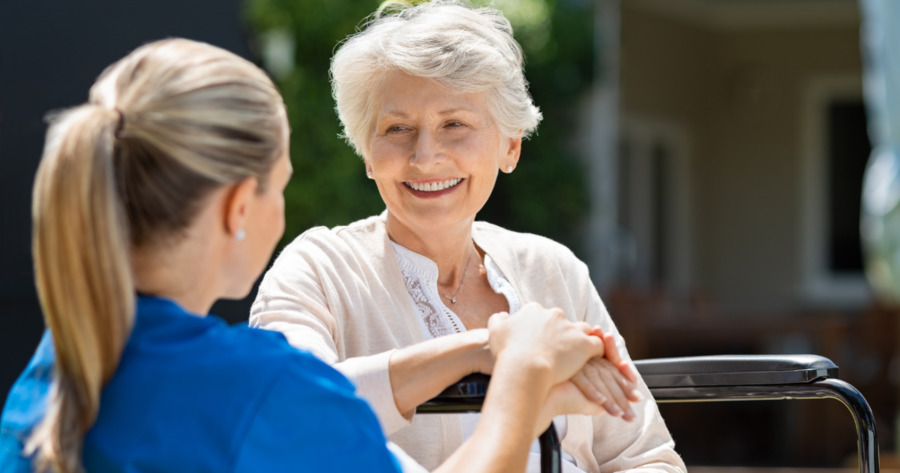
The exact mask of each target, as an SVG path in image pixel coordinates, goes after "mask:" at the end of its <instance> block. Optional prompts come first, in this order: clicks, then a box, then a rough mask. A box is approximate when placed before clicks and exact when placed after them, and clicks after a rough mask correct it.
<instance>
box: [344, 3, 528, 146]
mask: <svg viewBox="0 0 900 473" xmlns="http://www.w3.org/2000/svg"><path fill="white" fill-rule="evenodd" d="M523 62H524V61H523V55H522V49H521V47H520V46H519V44H518V43H517V42H516V40H515V39H514V38H513V30H512V26H511V25H510V23H509V21H508V20H507V19H506V18H505V17H504V16H503V14H502V13H501V12H499V11H498V10H496V9H493V8H475V7H473V6H472V5H470V4H468V3H466V2H465V1H464V0H433V1H430V2H425V3H421V4H419V5H415V6H411V5H409V4H407V3H404V2H386V3H385V4H383V5H382V7H381V8H380V9H379V10H378V11H377V12H376V13H375V14H373V15H372V17H371V18H370V19H369V21H368V23H367V24H366V26H365V29H363V30H362V31H361V32H359V33H357V34H355V35H352V36H351V37H350V38H348V39H347V40H346V41H345V42H344V43H343V44H341V45H340V47H339V48H338V50H337V52H336V53H335V55H334V57H333V59H332V63H331V80H332V91H333V94H334V98H335V101H336V104H337V111H338V116H339V118H340V119H341V122H342V123H343V126H344V135H345V137H346V138H347V140H348V141H349V142H350V143H351V144H352V145H353V146H354V147H355V148H356V150H357V152H358V153H360V154H365V152H366V151H367V150H366V147H367V140H368V137H369V135H370V134H371V130H372V127H373V125H374V120H375V114H376V112H377V107H378V106H379V103H378V102H379V97H378V94H377V93H373V91H378V90H379V85H380V83H381V81H382V80H383V78H384V76H385V74H386V73H387V72H389V71H400V72H403V73H406V74H409V75H412V76H417V77H424V78H429V79H433V80H435V81H436V82H438V83H440V84H442V85H445V86H446V87H447V88H448V89H449V90H451V91H454V92H461V93H480V92H484V93H486V94H487V99H488V106H489V107H490V109H491V112H492V114H493V118H494V120H495V121H496V122H497V124H498V126H499V127H500V130H501V131H502V132H503V133H504V134H505V135H507V136H510V137H513V136H517V135H519V134H522V135H524V136H528V135H529V134H530V133H531V132H532V131H534V129H535V128H536V127H537V125H538V123H539V122H540V120H541V114H540V111H539V110H538V108H537V107H535V105H534V104H533V102H532V100H531V96H530V95H529V93H528V84H527V81H526V80H525V76H524V72H523V69H522V67H523Z"/></svg>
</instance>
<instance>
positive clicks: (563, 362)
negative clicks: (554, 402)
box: [488, 303, 605, 386]
mask: <svg viewBox="0 0 900 473" xmlns="http://www.w3.org/2000/svg"><path fill="white" fill-rule="evenodd" d="M595 330H596V329H595V328H594V327H592V326H590V325H589V324H587V323H584V322H571V321H569V320H567V319H566V317H565V314H564V313H563V312H562V310H560V309H558V308H554V309H545V308H543V307H541V305H540V304H537V303H530V304H527V305H525V306H524V307H523V308H522V309H521V310H519V312H517V313H516V315H515V317H510V316H509V314H507V313H498V314H494V315H493V316H491V318H490V319H489V320H488V331H489V332H490V349H491V353H492V354H493V355H494V357H495V358H497V357H499V356H501V354H502V355H503V356H512V357H515V358H513V359H518V360H522V361H521V362H522V363H523V364H524V363H534V364H535V366H541V367H544V368H546V369H549V370H550V373H551V381H552V382H551V385H552V386H555V385H557V384H560V383H562V382H563V381H567V380H568V379H569V378H571V377H573V376H574V375H575V374H576V373H578V371H579V370H581V369H582V367H583V366H584V365H585V363H587V361H588V360H589V359H591V358H594V357H602V356H603V354H604V351H605V342H604V341H603V339H602V337H597V336H594V335H592V333H593V332H594V331H595Z"/></svg>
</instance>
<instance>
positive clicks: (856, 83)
mask: <svg viewBox="0 0 900 473" xmlns="http://www.w3.org/2000/svg"><path fill="white" fill-rule="evenodd" d="M802 120H803V127H804V144H803V148H804V161H803V169H802V176H801V179H802V181H801V186H800V188H801V189H802V192H803V196H802V197H803V198H802V200H801V202H802V203H801V205H802V208H801V210H800V215H801V224H802V231H801V232H800V234H801V238H802V240H801V242H800V248H801V249H802V251H801V256H802V258H803V261H802V267H803V269H804V274H803V293H804V294H803V296H804V297H805V299H806V300H808V301H809V302H811V303H813V304H816V305H825V306H851V307H852V306H860V305H864V304H866V303H867V302H868V301H869V299H870V295H869V294H870V291H869V289H868V284H867V282H866V280H865V276H864V274H863V259H862V247H861V243H860V236H859V217H860V198H861V195H862V179H863V173H864V171H865V166H866V162H867V161H868V157H869V153H870V145H869V139H868V134H867V129H866V113H865V106H864V103H863V98H862V82H861V80H860V78H859V77H828V78H819V79H817V80H814V81H812V82H811V83H810V85H809V87H808V89H807V91H806V98H805V103H804V108H803V113H802Z"/></svg>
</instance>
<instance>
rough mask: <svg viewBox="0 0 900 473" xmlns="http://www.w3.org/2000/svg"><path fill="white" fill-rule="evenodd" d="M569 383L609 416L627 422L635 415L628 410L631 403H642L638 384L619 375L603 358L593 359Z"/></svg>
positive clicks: (616, 369) (610, 363)
mask: <svg viewBox="0 0 900 473" xmlns="http://www.w3.org/2000/svg"><path fill="white" fill-rule="evenodd" d="M572 384H573V386H574V387H577V389H578V390H579V392H581V393H582V394H583V395H584V396H585V397H586V398H587V399H589V400H590V401H592V402H594V403H596V404H598V405H600V406H602V407H603V410H605V411H606V412H607V413H608V414H609V415H612V416H614V417H622V418H623V419H625V420H627V421H631V420H634V419H635V418H636V417H637V416H636V414H635V412H634V409H632V408H631V403H632V402H637V401H640V400H641V398H642V397H641V394H640V392H639V391H638V388H637V384H636V383H634V382H632V381H631V380H629V379H628V378H626V377H625V375H623V374H622V372H621V370H620V369H619V368H617V367H616V366H615V365H614V364H613V363H612V362H610V361H609V360H608V359H606V358H592V359H590V360H588V362H587V363H586V364H585V365H584V367H583V368H582V369H581V371H579V372H578V373H577V374H576V375H575V376H574V377H572Z"/></svg>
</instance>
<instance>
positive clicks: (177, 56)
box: [25, 39, 287, 473]
mask: <svg viewBox="0 0 900 473" xmlns="http://www.w3.org/2000/svg"><path fill="white" fill-rule="evenodd" d="M286 130H287V126H286V114H285V110H284V103H283V102H282V100H281V95H280V94H279V93H278V90H277V89H276V88H275V85H274V84H273V83H272V81H271V79H269V77H268V76H266V74H265V73H264V72H263V71H262V70H260V69H259V68H258V67H256V66H255V65H253V64H252V63H250V62H249V61H247V60H245V59H243V58H240V57H238V56H236V55H234V54H232V53H230V52H228V51H225V50H222V49H220V48H216V47H214V46H211V45H208V44H204V43H199V42H196V41H189V40H184V39H169V40H163V41H157V42H155V43H150V44H147V45H144V46H142V47H140V48H138V49H136V50H135V51H133V52H132V53H131V54H129V55H128V56H126V57H125V58H123V59H122V60H120V61H119V62H117V63H116V64H113V65H112V66H110V67H109V68H107V70H106V71H104V72H103V74H101V76H100V78H99V79H97V82H96V83H95V84H94V86H93V87H92V88H91V92H90V98H89V104H86V105H82V106H80V107H76V108H73V109H70V110H67V111H65V112H63V113H61V114H59V115H58V116H57V117H56V118H55V119H54V120H53V121H52V124H51V126H50V130H49V132H48V134H47V144H46V147H45V149H44V155H43V158H42V160H41V164H40V166H39V168H38V172H37V177H36V180H35V185H34V200H33V208H32V218H33V222H34V229H33V242H32V251H33V256H34V265H35V278H36V281H37V288H38V295H39V297H40V302H41V307H42V308H43V311H44V318H45V319H46V323H47V326H48V327H49V328H50V331H51V333H52V335H53V341H54V347H55V349H56V372H55V378H54V381H53V385H52V387H51V391H50V397H49V398H48V400H47V409H46V414H45V417H44V418H43V420H42V421H41V422H40V424H38V425H37V426H36V427H35V429H34V430H33V431H32V434H31V437H30V438H29V439H28V441H27V443H26V448H25V453H26V454H29V455H34V459H35V467H36V470H37V471H40V472H45V471H54V472H57V473H77V472H80V471H81V470H82V468H83V467H82V459H81V452H82V445H83V442H84V435H85V434H86V433H87V431H88V430H89V429H90V428H91V427H92V426H93V424H94V421H95V419H96V418H97V413H98V411H99V409H100V395H101V392H102V390H103V387H104V386H105V385H106V383H107V382H109V380H110V379H111V378H112V376H113V374H114V373H115V371H116V369H117V367H118V365H119V361H120V359H121V356H122V352H123V349H124V347H125V344H126V342H127V341H128V338H129V336H130V333H131V329H132V326H133V325H134V320H135V307H134V305H135V295H134V292H135V287H134V282H133V280H134V275H133V273H132V271H133V269H132V266H131V255H132V254H133V252H134V251H135V250H141V249H147V248H153V249H158V250H160V251H164V250H165V249H166V245H167V244H171V243H173V242H176V241H178V239H179V238H181V237H182V236H183V235H184V233H185V231H186V229H187V228H188V227H189V225H190V224H191V222H192V221H193V219H194V218H195V216H196V214H197V212H199V210H200V209H201V208H202V206H203V203H204V202H205V199H206V197H207V196H208V195H209V194H210V193H211V192H212V191H214V190H215V189H217V188H220V187H221V186H225V185H230V184H233V183H235V182H240V181H241V180H243V179H246V178H247V177H256V178H257V179H258V180H259V182H260V189H262V188H264V187H265V184H266V178H267V177H268V175H269V172H270V171H271V169H272V167H273V165H274V163H275V162H276V161H277V159H278V158H279V156H281V154H282V153H283V152H284V146H285V143H286V141H287V137H286V135H285V133H286ZM260 191H261V190H260Z"/></svg>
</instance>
